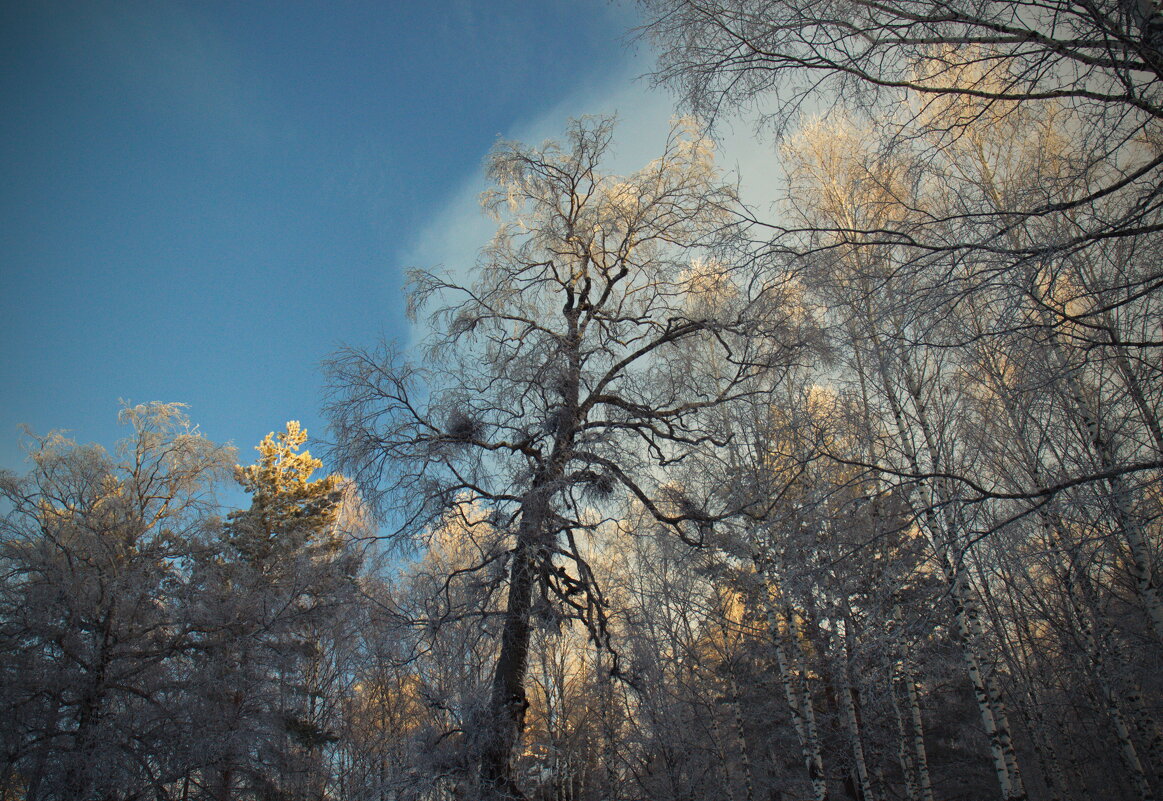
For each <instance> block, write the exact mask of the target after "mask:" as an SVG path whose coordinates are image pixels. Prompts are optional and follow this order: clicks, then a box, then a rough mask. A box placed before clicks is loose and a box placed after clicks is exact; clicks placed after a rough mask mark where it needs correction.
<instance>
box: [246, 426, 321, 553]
mask: <svg viewBox="0 0 1163 801" xmlns="http://www.w3.org/2000/svg"><path fill="white" fill-rule="evenodd" d="M306 441H307V431H306V430H305V429H304V428H302V427H301V426H300V425H299V422H298V421H297V420H291V421H289V422H288V423H287V428H286V431H283V432H281V433H278V434H276V433H274V432H273V431H272V432H271V433H269V434H267V435H266V437H264V438H263V440H262V442H260V443H259V444H258V445H257V446H256V448H255V450H257V451H258V452H259V458H258V462H257V463H256V464H253V465H248V466H246V467H243V466H241V465H239V466H237V467H235V469H234V476H235V478H236V479H237V481H238V483H239V484H241V485H242V487H243V489H245V490H246V491H247V492H249V493H251V496H252V500H251V506H250V509H248V510H246V511H244V512H236V513H235V514H234V515H232V516H231V517H232V522H233V524H234V525H233V526H232V527H233V528H234V537H235V541H236V543H237V544H238V545H239V546H240V547H242V548H243V549H247V550H249V549H248V548H246V545H245V541H246V540H249V539H255V540H257V542H256V543H254V544H256V545H258V544H262V543H265V544H266V545H267V546H271V545H272V544H273V539H274V538H276V537H277V538H280V539H281V541H282V542H283V544H284V545H285V546H286V547H291V548H293V547H298V546H301V545H303V544H306V543H310V542H316V541H318V540H320V539H323V538H324V537H325V535H327V534H329V533H332V532H333V529H334V528H335V523H336V521H337V519H338V517H339V512H340V507H341V501H342V495H343V492H342V476H340V475H339V474H331V475H328V476H326V477H325V478H321V479H317V480H315V481H312V480H311V475H312V473H314V472H315V471H316V470H317V469H319V468H320V467H322V466H323V462H322V461H320V460H319V459H316V458H315V457H313V456H312V455H311V452H310V451H306V450H305V451H302V452H299V448H301V447H302V446H303V443H305V442H306ZM262 550H264V551H265V550H268V548H263V549H262ZM256 553H257V552H256Z"/></svg>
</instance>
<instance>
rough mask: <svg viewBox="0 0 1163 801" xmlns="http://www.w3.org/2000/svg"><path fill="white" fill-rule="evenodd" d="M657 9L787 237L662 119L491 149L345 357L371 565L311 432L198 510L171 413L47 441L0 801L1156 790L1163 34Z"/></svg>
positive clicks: (686, 86)
mask: <svg viewBox="0 0 1163 801" xmlns="http://www.w3.org/2000/svg"><path fill="white" fill-rule="evenodd" d="M642 6H643V10H644V14H645V22H644V26H643V29H642V32H643V35H644V36H646V37H647V38H648V39H649V40H650V41H651V42H652V43H653V44H654V45H655V46H656V47H657V48H658V52H659V70H658V73H657V77H658V79H659V80H660V81H661V82H662V83H665V84H668V85H670V86H671V87H673V88H676V89H678V90H679V91H680V92H681V93H682V95H683V97H684V99H685V102H686V104H687V105H688V106H689V107H690V109H691V110H692V111H694V112H697V113H698V114H699V115H701V118H702V120H703V122H704V123H706V124H707V125H711V126H713V125H714V124H716V123H718V122H720V121H723V120H725V118H726V117H727V115H730V114H732V113H733V112H734V111H735V110H738V109H746V110H751V111H758V112H760V114H759V116H758V119H759V120H760V126H761V130H762V131H763V132H765V133H766V134H769V135H771V136H773V137H776V138H777V140H778V152H779V154H780V158H781V159H782V163H783V165H784V167H785V171H786V185H785V187H784V191H783V199H782V202H781V203H780V204H779V207H778V208H777V209H773V210H770V211H763V210H755V209H751V208H748V207H747V206H746V205H745V204H744V202H743V201H742V200H741V199H740V198H739V197H738V195H737V192H736V191H735V189H734V188H733V187H732V185H731V183H730V182H729V181H727V180H726V179H725V177H724V176H723V175H722V173H721V172H720V171H719V170H718V169H717V168H716V167H715V165H714V161H713V158H712V154H713V147H712V141H711V139H710V138H709V136H708V135H707V134H706V133H704V129H702V128H700V127H698V126H696V125H695V124H694V123H691V122H689V121H682V122H679V123H677V124H676V126H675V128H674V130H673V131H672V134H671V137H670V138H669V140H668V142H667V144H666V146H665V148H664V151H663V153H662V155H661V156H660V157H659V158H658V159H657V160H655V161H653V162H651V163H650V164H648V165H647V166H646V167H644V168H643V169H641V170H639V171H638V172H635V173H633V174H631V175H628V176H614V175H610V174H608V173H607V172H605V171H604V169H603V158H604V157H606V156H607V155H608V152H609V149H610V147H611V145H612V137H613V126H612V123H611V122H610V121H609V120H604V119H584V120H580V121H576V122H574V123H572V124H571V126H570V127H569V129H568V130H567V133H566V137H565V139H564V140H563V142H562V143H560V144H556V143H547V144H545V145H543V146H541V147H529V146H525V145H521V144H515V143H503V144H501V145H499V146H498V147H497V148H496V149H495V151H494V153H493V155H492V157H491V158H490V161H489V165H488V170H489V176H490V178H491V180H492V182H493V186H494V189H493V190H492V191H491V192H489V193H487V194H486V197H485V205H486V207H487V208H488V209H489V210H490V211H491V212H492V213H493V214H494V215H495V216H496V218H497V221H498V231H497V235H496V236H495V237H494V239H493V240H492V241H491V242H490V243H489V244H488V245H486V246H485V247H484V248H483V249H482V250H481V255H480V259H479V261H478V263H477V265H476V267H475V269H474V270H473V271H472V273H471V276H472V277H471V280H469V281H461V280H458V279H455V278H454V277H451V276H441V275H437V274H433V273H429V272H423V271H417V272H415V273H414V274H413V276H412V284H411V296H410V297H411V309H412V311H413V313H414V314H416V315H420V314H422V313H426V312H427V313H430V317H428V318H427V320H428V322H427V323H426V330H427V331H428V336H427V339H426V341H425V342H424V343H423V345H422V346H421V347H418V348H416V349H415V350H414V351H412V352H404V351H400V350H397V349H394V348H393V347H390V346H387V345H385V346H382V347H380V348H376V349H371V350H364V349H358V348H355V349H348V350H345V351H343V352H340V353H338V354H336V356H335V357H334V359H333V360H332V361H331V362H330V363H329V365H328V379H327V380H328V390H327V391H328V396H327V397H328V400H327V403H328V407H327V409H328V413H329V415H330V419H331V423H332V430H333V438H334V447H333V450H332V455H333V456H334V458H335V463H336V467H337V468H338V469H341V470H343V471H344V472H345V473H346V474H347V475H349V476H351V477H352V481H353V482H354V484H356V485H358V486H359V488H360V492H361V496H362V500H361V501H360V502H359V503H365V504H367V510H368V513H369V514H372V515H374V516H375V517H376V518H377V519H378V520H379V521H380V525H381V527H380V529H379V531H380V534H381V539H386V540H390V541H392V542H394V543H395V544H397V545H398V546H400V547H401V550H400V551H399V558H397V559H396V561H395V562H394V563H392V564H393V565H394V569H393V570H391V571H369V570H367V568H366V565H364V564H363V562H362V561H361V559H360V558H359V555H358V554H359V551H358V550H357V549H356V547H355V540H354V538H353V535H352V532H353V531H354V530H355V529H356V528H358V524H359V522H360V520H361V519H362V517H361V515H362V514H363V513H362V512H358V513H357V512H356V511H353V510H355V509H356V507H357V506H359V504H357V502H356V500H355V497H354V495H353V490H352V484H349V483H347V482H346V481H345V480H342V479H340V478H338V476H332V477H330V478H326V479H323V480H322V481H317V482H310V481H309V476H310V473H311V471H312V470H313V469H315V468H316V467H318V462H317V461H315V460H313V459H311V458H310V457H308V456H307V455H306V454H297V453H295V451H296V450H297V448H298V446H299V445H301V444H302V437H303V434H302V433H301V432H300V431H299V430H298V429H297V427H294V426H291V427H288V430H287V432H286V433H285V435H283V437H282V438H281V439H279V440H275V439H273V438H269V439H268V440H266V441H264V443H263V444H262V445H261V446H260V459H259V462H258V464H257V465H255V466H254V467H251V468H245V469H244V468H239V469H238V471H237V477H238V479H239V480H240V481H241V482H242V484H243V486H244V487H245V488H246V489H247V490H248V491H250V492H251V493H252V495H253V502H252V505H251V508H250V509H249V510H246V511H243V512H238V513H234V514H233V515H231V516H229V517H228V518H227V519H226V520H222V519H219V518H217V517H215V516H214V512H215V509H214V507H213V505H211V504H209V503H208V501H207V497H206V495H205V491H206V489H207V487H208V486H209V485H210V483H211V482H212V481H213V480H214V479H215V477H216V476H217V475H218V474H219V473H221V471H222V470H224V469H225V466H226V463H227V462H228V461H229V454H228V453H226V452H225V451H223V450H222V449H218V448H215V447H214V446H212V445H210V444H209V443H207V442H205V441H204V440H203V439H201V438H200V437H198V436H197V435H196V434H194V433H192V432H189V431H188V430H186V429H185V428H184V427H183V426H184V421H183V419H182V418H181V417H180V415H179V414H178V411H177V410H176V409H174V408H173V407H169V406H155V407H149V408H146V409H138V410H131V411H129V412H127V414H128V415H129V416H130V418H131V420H132V421H133V422H134V424H135V427H136V428H135V431H136V434H135V436H134V437H133V438H131V440H130V444H129V445H128V446H127V448H126V450H125V452H124V453H123V454H119V455H118V456H117V457H116V458H114V457H109V456H107V455H106V454H104V453H102V452H100V451H98V450H95V449H92V448H79V447H77V446H74V445H72V444H71V443H68V442H65V441H63V440H61V439H59V438H47V439H44V440H41V441H39V442H38V444H37V447H36V448H34V450H33V452H32V458H33V464H34V469H33V471H32V473H31V474H30V476H29V477H27V478H25V479H23V480H21V481H16V480H14V479H6V483H5V485H4V488H3V490H4V496H5V498H6V502H7V505H8V508H6V510H5V511H6V517H5V532H4V537H3V547H4V551H3V552H2V554H0V558H2V559H3V564H4V566H5V578H4V584H3V596H2V599H0V600H2V603H3V616H2V618H0V620H2V628H0V636H2V637H3V646H2V647H0V654H2V659H3V662H2V663H0V669H2V670H3V671H4V674H5V682H4V684H3V689H2V690H0V692H2V693H3V704H4V709H5V711H6V713H7V714H6V715H5V716H4V719H3V720H2V721H0V728H2V730H3V732H4V734H3V741H2V744H3V749H4V751H3V755H4V759H5V763H4V764H5V768H4V770H5V773H4V774H3V776H2V777H0V781H2V782H3V784H0V787H2V788H3V790H4V792H5V793H6V794H7V795H8V796H10V797H13V798H28V799H38V801H39V799H57V798H61V799H64V798H84V799H90V798H91V799H110V801H112V799H129V798H138V797H142V798H144V797H150V798H153V797H156V798H174V799H176V798H182V799H188V798H213V799H217V801H225V799H229V798H256V799H259V798H280V799H329V798H337V799H338V798H343V799H361V800H362V799H369V801H370V799H377V800H378V801H384V799H412V798H415V799H446V798H449V799H451V798H464V799H477V798H482V799H531V800H532V799H553V801H588V800H590V799H592V800H593V801H598V800H599V799H602V800H609V799H644V798H651V799H676V800H677V799H695V798H698V799H726V800H727V801H743V800H744V799H746V801H754V799H757V798H758V799H793V798H812V799H815V800H816V801H825V799H836V798H850V799H854V801H889V799H908V801H944V799H977V798H981V799H991V798H1001V799H1005V800H1006V801H1010V800H1014V801H1016V800H1017V799H1047V801H1051V800H1054V801H1058V800H1059V799H1060V800H1062V801H1066V800H1067V799H1088V798H1095V797H1102V798H1128V799H1142V800H1143V801H1146V800H1147V799H1153V798H1155V797H1157V796H1158V795H1159V793H1160V792H1161V791H1163V728H1161V724H1160V722H1159V721H1160V719H1161V718H1163V674H1161V673H1160V671H1159V670H1158V666H1159V665H1160V664H1163V598H1161V596H1160V592H1161V590H1160V587H1159V578H1158V576H1159V560H1160V558H1161V554H1160V548H1161V545H1163V530H1161V525H1163V524H1161V518H1160V515H1161V513H1163V508H1161V506H1163V492H1161V487H1163V482H1161V481H1160V479H1161V473H1163V424H1161V421H1160V410H1161V404H1163V297H1161V293H1160V283H1161V281H1163V272H1161V271H1160V268H1159V264H1160V263H1161V259H1160V256H1161V255H1163V253H1161V252H1160V249H1161V248H1160V246H1161V244H1163V240H1161V238H1160V225H1161V222H1163V221H1161V219H1160V213H1159V212H1160V208H1159V203H1160V199H1161V198H1160V191H1161V186H1163V183H1161V180H1160V179H1161V178H1163V150H1161V144H1163V139H1161V133H1163V131H1161V130H1160V122H1161V117H1163V97H1161V96H1160V87H1161V86H1163V81H1161V78H1163V72H1160V70H1163V50H1161V49H1160V48H1161V46H1163V13H1161V12H1160V11H1159V9H1157V8H1156V7H1155V6H1154V5H1153V4H1152V3H1150V2H1126V1H1125V0H1089V1H1088V2H1070V3H1067V2H1064V1H1060V0H1046V2H1041V3H1027V2H1016V1H1014V2H977V0H910V2H900V3H891V4H885V3H880V2H872V1H871V0H869V1H868V2H866V1H865V0H843V2H836V1H835V0H780V2H758V1H757V0H644V2H643V3H642ZM822 108H827V109H828V111H827V112H826V113H815V114H811V113H809V112H811V111H812V110H818V109H822ZM711 130H713V127H712V128H711ZM359 508H360V509H362V508H363V507H362V506H360V507H359ZM344 510H347V511H346V512H345V511H344Z"/></svg>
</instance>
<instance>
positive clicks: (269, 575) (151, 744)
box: [0, 403, 361, 801]
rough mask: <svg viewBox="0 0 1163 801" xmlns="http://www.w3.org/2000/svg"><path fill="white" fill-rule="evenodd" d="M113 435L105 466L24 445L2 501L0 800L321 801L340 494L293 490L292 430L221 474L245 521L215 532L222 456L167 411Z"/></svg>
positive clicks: (340, 542)
mask: <svg viewBox="0 0 1163 801" xmlns="http://www.w3.org/2000/svg"><path fill="white" fill-rule="evenodd" d="M122 416H123V422H125V423H126V424H127V425H129V426H130V427H131V428H132V433H131V434H130V436H129V437H128V438H126V439H125V440H124V441H123V442H122V443H121V444H120V445H119V447H118V449H117V451H116V453H113V454H110V453H108V452H106V451H105V450H104V449H102V448H101V447H99V446H95V445H89V446H82V445H78V444H76V443H75V442H73V441H71V440H68V439H66V438H64V437H63V436H61V435H59V434H53V435H49V436H46V437H41V438H36V439H34V440H33V441H32V442H31V443H30V445H31V447H30V449H29V459H30V461H31V463H32V469H31V471H30V472H29V473H28V475H26V476H24V477H23V478H20V479H17V478H15V477H13V476H11V475H5V476H4V477H3V485H2V486H0V493H2V495H0V497H2V499H3V503H4V506H5V508H4V511H5V515H4V518H3V524H2V525H3V536H2V542H0V548H2V551H0V560H2V563H3V566H4V572H3V582H2V584H0V674H2V675H3V681H2V682H0V699H2V700H0V704H2V709H3V715H2V717H0V747H2V749H3V751H2V759H3V763H2V767H0V796H2V797H3V798H5V799H10V798H11V799H16V798H26V799H61V801H64V800H65V799H131V798H150V799H154V798H167V797H171V798H179V797H181V798H207V799H220V800H221V801H225V800H226V799H230V798H237V797H239V795H238V793H239V792H243V791H245V792H246V793H247V794H248V795H247V797H259V798H280V797H293V798H308V797H319V792H318V786H321V783H322V782H323V781H324V780H325V779H326V777H327V766H325V765H322V764H320V762H321V759H322V757H323V753H324V752H323V746H324V745H325V744H326V743H327V742H329V741H330V740H331V739H332V738H333V736H334V735H333V734H332V728H333V727H334V725H335V723H334V718H335V714H334V712H333V711H332V710H331V709H330V708H329V704H331V703H333V699H334V691H335V689H336V687H337V686H340V685H342V683H343V682H344V681H346V680H347V678H346V666H345V665H342V664H336V663H335V659H336V658H337V657H338V654H340V653H342V652H344V651H346V650H351V648H349V647H348V646H344V648H336V647H334V645H335V644H336V643H343V642H344V641H345V639H346V640H350V639H351V638H352V636H353V635H352V634H351V631H350V628H351V627H352V626H353V625H355V620H354V619H351V618H349V617H348V612H349V611H350V610H354V609H356V608H357V606H356V604H354V602H353V600H352V599H353V598H354V596H355V595H356V587H357V585H356V577H357V576H358V575H359V572H360V566H361V559H360V556H359V550H358V549H357V548H355V547H354V540H352V539H351V537H350V532H349V531H348V530H349V529H351V528H352V527H353V525H354V524H355V523H356V522H357V521H358V517H357V516H356V515H354V514H353V512H352V510H353V509H354V508H355V507H354V505H353V502H352V500H350V499H345V493H348V494H349V491H348V490H347V489H346V488H345V487H344V485H343V484H342V483H341V482H340V480H339V478H338V477H337V476H329V477H327V478H324V479H320V480H316V481H311V480H310V476H311V473H312V472H313V471H314V470H315V469H316V468H317V467H318V466H319V465H320V462H319V461H318V460H316V459H313V458H311V456H310V454H309V453H307V452H302V453H299V452H298V449H299V447H300V446H301V445H302V444H303V442H304V441H305V439H306V432H304V431H302V430H301V429H300V428H299V427H298V424H297V423H290V424H288V426H287V430H286V432H285V433H283V434H280V435H278V436H277V437H276V436H275V435H273V434H272V435H271V436H268V437H267V438H266V439H265V440H263V442H262V443H261V444H260V446H259V451H260V456H259V460H258V463H257V464H255V465H253V466H250V467H237V468H234V471H235V473H236V476H237V479H238V481H239V482H240V483H241V484H242V486H243V487H244V488H245V489H246V490H247V491H248V492H250V493H251V494H252V498H253V502H252V505H251V506H250V508H249V509H246V510H243V511H239V512H234V513H232V514H230V515H229V517H228V518H227V519H222V518H220V517H219V516H218V513H219V512H220V506H219V505H218V504H217V503H216V502H215V501H214V496H213V489H214V487H215V485H217V484H218V483H220V482H221V481H222V480H223V479H224V478H226V477H227V476H228V475H229V474H230V472H231V468H232V461H233V456H234V450H233V448H229V447H223V446H220V445H216V444H214V443H212V442H210V441H209V440H207V439H206V438H205V437H203V436H202V435H201V434H199V433H198V432H197V430H196V429H193V428H191V427H190V425H189V423H188V421H187V419H186V417H185V415H184V414H183V411H182V408H181V407H180V405H177V404H161V403H155V404H147V405H143V406H136V407H129V408H126V409H125V410H124V411H123V412H122ZM345 501H346V502H345ZM356 533H358V532H356Z"/></svg>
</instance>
